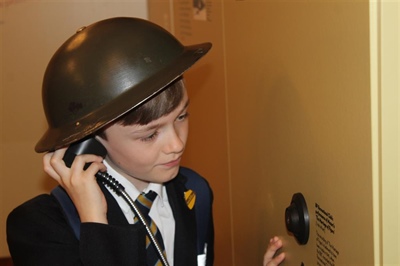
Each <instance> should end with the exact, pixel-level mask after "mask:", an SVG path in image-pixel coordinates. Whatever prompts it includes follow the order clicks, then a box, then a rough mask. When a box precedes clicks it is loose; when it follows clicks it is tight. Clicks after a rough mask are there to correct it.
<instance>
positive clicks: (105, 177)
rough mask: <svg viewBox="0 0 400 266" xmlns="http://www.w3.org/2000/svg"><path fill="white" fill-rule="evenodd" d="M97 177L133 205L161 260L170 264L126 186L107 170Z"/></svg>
mask: <svg viewBox="0 0 400 266" xmlns="http://www.w3.org/2000/svg"><path fill="white" fill-rule="evenodd" d="M96 177H97V178H98V179H100V181H102V182H103V183H104V184H105V185H106V186H108V187H109V188H110V189H112V190H113V191H115V193H117V195H118V196H121V197H122V198H123V199H124V200H125V201H126V203H128V205H129V206H130V207H131V209H132V211H133V212H134V213H135V215H136V216H137V218H138V219H139V220H140V222H141V223H143V224H144V227H145V228H146V232H147V235H148V236H149V238H150V241H151V242H152V243H153V244H154V247H155V248H156V250H157V253H158V256H159V257H160V260H161V262H162V264H163V265H164V266H169V264H168V261H167V259H166V258H165V256H164V254H163V252H162V250H161V248H160V244H159V243H158V241H157V239H156V238H155V237H154V235H153V233H152V232H151V230H150V227H149V225H148V223H147V221H146V219H145V218H144V217H143V214H142V213H141V212H140V210H139V209H138V208H137V207H136V205H135V202H134V201H133V200H132V198H131V197H130V196H129V195H128V193H126V191H125V188H124V186H122V185H121V184H120V183H119V182H118V181H117V180H116V179H115V178H113V177H112V176H111V175H109V174H107V173H106V172H98V173H97V174H96Z"/></svg>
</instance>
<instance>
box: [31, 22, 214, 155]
mask: <svg viewBox="0 0 400 266" xmlns="http://www.w3.org/2000/svg"><path fill="white" fill-rule="evenodd" d="M210 48H211V43H202V44H196V45H190V46H184V45H182V44H181V43H180V42H179V41H178V40H177V39H176V38H175V37H174V36H173V35H172V34H170V33H169V32H168V31H166V30H165V29H163V28H162V27H160V26H158V25H156V24H154V23H151V22H149V21H147V20H143V19H138V18H127V17H119V18H111V19H106V20H102V21H99V22H96V23H94V24H92V25H89V26H87V27H82V28H81V29H79V30H78V31H77V32H76V33H75V34H74V35H73V36H72V37H70V38H69V39H68V40H67V41H66V42H65V43H64V44H63V45H62V46H61V47H60V48H59V49H58V50H57V51H56V53H55V54H54V55H53V57H52V58H51V60H50V62H49V64H48V66H47V69H46V71H45V75H44V79H43V87H42V100H43V108H44V112H45V115H46V119H47V123H48V129H47V131H46V132H45V134H44V135H43V136H42V138H41V139H40V140H39V142H38V143H37V144H36V147H35V150H36V152H45V151H53V150H55V149H58V148H61V147H63V146H67V145H69V144H71V143H73V142H75V141H78V140H80V139H83V138H85V137H87V136H88V135H90V134H93V133H94V132H95V131H97V130H98V129H100V128H101V127H103V126H105V125H106V124H108V123H110V122H111V121H114V120H115V119H116V118H118V117H120V116H121V115H123V114H124V113H126V112H128V111H130V110H132V109H133V108H135V107H137V106H139V105H140V104H141V103H143V102H145V101H146V100H148V99H149V98H151V97H152V96H154V95H156V94H157V93H158V92H160V91H161V90H162V89H164V88H165V87H167V86H168V85H169V84H171V83H172V82H173V81H175V80H177V79H178V78H179V77H181V76H182V74H183V73H184V72H185V71H186V70H187V69H188V68H189V67H190V66H192V65H193V64H194V63H195V62H196V61H197V60H198V59H200V58H201V57H202V56H204V55H205V54H206V53H207V52H208V51H209V49H210Z"/></svg>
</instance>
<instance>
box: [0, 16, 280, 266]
mask: <svg viewBox="0 0 400 266" xmlns="http://www.w3.org/2000/svg"><path fill="white" fill-rule="evenodd" d="M210 48H211V44H209V43H204V44H199V45H194V46H183V45H182V44H180V43H179V41H177V40H176V39H175V38H174V37H173V36H172V35H171V34H169V33H168V32H167V31H165V30H163V29H162V28H160V27H158V26H157V25H154V24H152V23H150V22H148V21H144V20H140V19H135V18H112V19H107V20H103V21H99V22H97V23H94V24H92V25H90V26H88V27H85V28H82V29H80V30H78V32H77V33H76V34H75V35H74V36H72V37H71V38H70V39H68V40H67V41H66V42H65V43H64V44H63V45H62V46H61V47H60V48H59V50H58V51H57V52H56V53H55V55H54V56H53V58H52V59H51V61H50V63H49V65H48V67H47V70H46V74H45V77H44V82H43V105H44V109H45V113H46V118H47V121H48V124H49V129H48V130H47V132H46V133H45V134H44V136H43V137H42V138H41V140H40V141H39V142H38V144H37V146H36V148H35V149H36V151H37V152H47V153H46V154H45V155H44V157H43V163H44V169H45V171H46V172H47V173H48V174H49V175H50V176H51V177H52V178H54V179H55V180H56V181H57V182H58V183H59V184H60V186H61V187H62V188H63V191H65V192H66V193H67V194H68V196H69V198H68V199H69V200H70V201H71V202H72V203H73V205H72V206H73V209H74V210H76V212H77V215H78V217H79V221H80V222H79V232H80V233H79V234H78V236H76V235H74V232H73V230H72V229H71V224H70V223H69V221H68V213H69V211H67V210H66V209H64V208H63V207H61V206H63V205H62V204H61V203H60V201H58V200H57V199H56V198H55V196H54V195H40V196H38V197H36V198H34V199H32V200H30V201H28V202H26V203H24V204H23V205H21V206H19V207H18V208H16V209H15V210H14V211H13V212H12V213H11V214H10V215H9V217H8V221H7V239H8V244H9V248H10V253H11V255H12V257H13V260H14V263H15V265H17V266H18V265H163V264H164V265H177V266H179V265H181V266H191V265H212V264H213V253H214V250H213V249H214V248H213V242H214V240H213V238H214V233H213V221H212V209H211V208H212V192H211V189H210V187H209V186H208V183H207V182H206V181H205V180H204V179H203V178H202V177H200V176H198V175H197V174H196V173H194V172H193V171H191V170H189V169H182V168H180V166H179V165H180V159H181V156H182V154H183V151H184V148H185V144H186V138H187V134H188V106H189V99H188V96H187V92H186V88H185V85H184V81H183V78H182V74H183V73H184V72H185V71H186V70H187V69H188V68H189V67H190V66H191V65H192V64H194V63H195V62H196V61H197V60H198V59H200V58H201V57H202V56H203V55H204V54H206V53H207V52H208V50H209V49H210ZM85 139H96V140H97V141H98V142H99V143H101V144H102V146H104V148H105V149H106V151H107V155H106V156H105V158H103V157H102V156H98V155H94V154H85V153H84V154H78V155H77V156H76V157H75V158H74V160H73V162H72V164H71V165H70V167H68V166H67V165H66V162H65V161H64V156H65V153H66V150H67V147H68V146H70V145H71V144H74V143H75V142H77V141H81V140H85ZM99 171H100V172H106V171H107V172H108V174H110V175H111V176H112V177H113V178H115V179H116V180H117V181H118V182H119V183H120V184H122V186H123V187H124V189H125V192H126V193H127V194H128V195H129V196H130V197H131V198H132V199H136V198H140V197H141V196H144V198H145V203H136V202H135V203H136V204H137V205H138V206H139V205H141V204H142V205H143V206H147V209H149V216H150V218H147V217H146V218H145V219H149V220H148V221H147V222H148V225H149V227H148V228H150V227H151V232H150V233H149V231H148V230H150V229H148V228H146V226H145V225H144V224H143V223H141V222H140V221H137V218H140V215H139V214H137V213H136V212H135V211H134V210H133V209H132V207H131V205H130V204H129V202H126V201H124V199H123V198H121V197H120V195H119V194H117V193H115V192H114V191H113V189H112V188H110V187H109V186H104V184H103V183H102V182H101V180H99V179H96V178H95V176H97V173H98V172H99ZM192 179H194V180H196V182H197V184H200V185H199V186H200V189H198V187H196V188H193V190H194V192H193V191H192V189H190V188H189V187H188V184H189V181H190V180H192ZM147 193H151V195H153V196H154V197H153V196H152V198H151V199H150V196H148V195H150V194H147ZM195 194H198V195H196V196H197V198H198V200H197V201H196V197H194V195H195ZM200 195H201V197H200ZM200 198H201V199H202V200H199V199H200ZM152 201H153V202H152ZM150 202H152V203H150ZM60 204H61V205H60ZM151 204H152V205H151ZM198 208H201V209H202V210H203V212H202V213H201V214H199V213H197V210H198ZM204 210H205V211H204ZM204 213H205V215H204ZM199 219H203V221H202V222H201V223H204V224H205V225H206V226H205V227H203V229H202V230H199V229H198V225H199V224H200V222H199ZM204 219H205V221H204ZM139 220H140V219H139ZM153 229H156V230H153ZM157 231H158V232H160V233H161V237H162V238H161V239H158V238H157V237H158V236H157V235H159V233H156V232H157ZM146 234H147V236H146ZM146 238H147V239H146ZM153 238H157V240H155V241H154V242H153ZM199 240H201V241H199ZM272 246H274V245H272ZM275 247H276V246H275ZM270 251H271V249H270ZM267 253H268V252H267ZM274 253H275V252H274V251H272V253H271V252H269V253H268V254H270V255H268V256H267V255H266V256H267V260H272V256H273V254H274ZM264 261H265V260H264ZM271 265H272V264H271Z"/></svg>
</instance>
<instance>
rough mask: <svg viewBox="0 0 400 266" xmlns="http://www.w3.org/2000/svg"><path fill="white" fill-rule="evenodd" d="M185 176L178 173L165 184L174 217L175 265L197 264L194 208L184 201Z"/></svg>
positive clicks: (189, 265) (187, 265) (188, 265)
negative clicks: (190, 207)
mask: <svg viewBox="0 0 400 266" xmlns="http://www.w3.org/2000/svg"><path fill="white" fill-rule="evenodd" d="M184 182H185V178H184V177H183V176H181V175H180V174H178V176H177V177H175V178H174V179H173V180H172V181H170V182H168V183H167V184H165V185H166V189H167V193H168V201H169V204H170V205H171V209H172V212H173V214H174V218H175V248H174V249H175V251H174V253H175V254H174V255H175V256H174V265H175V266H191V265H197V251H196V250H197V247H196V245H197V242H196V239H197V232H196V216H195V211H194V208H193V209H192V210H190V209H189V208H188V206H187V205H186V202H185V197H184V192H185V191H186V190H187V189H186V187H185V185H184Z"/></svg>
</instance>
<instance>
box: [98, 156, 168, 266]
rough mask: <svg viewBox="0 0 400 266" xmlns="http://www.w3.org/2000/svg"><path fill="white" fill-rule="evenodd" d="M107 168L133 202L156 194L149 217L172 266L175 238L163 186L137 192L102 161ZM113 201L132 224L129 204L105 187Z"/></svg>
mask: <svg viewBox="0 0 400 266" xmlns="http://www.w3.org/2000/svg"><path fill="white" fill-rule="evenodd" d="M103 163H104V164H105V166H106V167H107V172H108V174H109V175H111V176H112V177H113V178H115V179H116V180H117V181H118V182H119V183H121V185H122V186H124V187H125V192H126V193H127V194H128V195H129V196H130V197H131V198H132V200H133V201H135V199H136V198H137V197H138V196H139V194H140V193H141V192H144V193H147V192H149V191H150V190H153V191H154V192H156V193H157V195H158V196H157V197H156V199H155V200H154V202H153V205H152V207H151V209H150V212H149V216H150V217H151V218H152V219H153V221H154V222H155V223H156V225H157V227H158V229H159V230H160V232H161V235H162V237H163V241H164V246H165V252H166V254H167V260H168V263H169V265H171V266H172V265H174V236H175V219H174V216H173V214H172V209H171V206H170V205H169V202H168V195H167V190H166V188H165V186H164V185H162V184H156V183H149V185H148V186H147V188H146V189H145V190H144V191H139V190H138V189H137V188H136V187H135V186H134V185H133V184H132V183H131V182H130V181H129V180H127V179H126V178H125V177H123V176H122V175H121V174H119V173H118V172H117V171H115V170H114V169H113V168H112V167H111V166H110V165H109V164H108V163H107V161H106V160H104V161H103ZM107 189H108V190H109V191H111V194H112V195H113V196H114V198H115V200H116V201H117V202H118V205H119V206H120V208H121V210H122V212H123V213H124V214H125V217H126V219H127V220H128V222H129V223H130V224H133V218H134V217H135V214H134V213H133V211H132V210H131V208H130V206H129V204H128V203H127V202H126V201H125V200H124V199H123V198H122V197H120V196H118V195H117V194H116V193H115V192H114V191H112V190H111V189H110V188H108V187H107Z"/></svg>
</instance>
